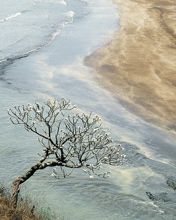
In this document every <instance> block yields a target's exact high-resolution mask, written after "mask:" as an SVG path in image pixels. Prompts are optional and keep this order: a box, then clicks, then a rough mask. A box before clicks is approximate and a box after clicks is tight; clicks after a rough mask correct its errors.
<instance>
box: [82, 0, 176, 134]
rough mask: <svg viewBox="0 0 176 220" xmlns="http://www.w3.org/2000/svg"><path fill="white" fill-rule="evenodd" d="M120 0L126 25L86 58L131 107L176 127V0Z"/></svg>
mask: <svg viewBox="0 0 176 220" xmlns="http://www.w3.org/2000/svg"><path fill="white" fill-rule="evenodd" d="M114 2H115V4H117V7H118V10H120V31H119V32H118V33H116V34H115V36H114V39H113V40H112V42H110V43H109V44H108V45H106V46H105V47H104V48H101V49H98V50H97V51H96V52H95V53H94V54H92V55H90V56H88V57H87V58H86V59H85V63H86V64H87V65H89V66H91V67H93V68H94V69H95V71H96V72H97V73H98V74H97V77H96V78H97V81H98V82H99V83H101V84H102V85H103V86H105V87H106V88H107V89H109V90H110V91H111V92H112V94H113V95H114V96H116V97H118V99H119V101H120V102H121V103H122V104H123V105H124V106H125V107H126V108H128V109H129V110H130V111H132V112H134V113H135V114H137V115H139V116H141V117H142V118H144V119H145V120H146V121H148V122H152V123H154V124H156V125H158V126H160V127H162V128H165V129H169V130H172V131H174V132H176V2H175V0H165V1H162V0H125V1H124V0H114Z"/></svg>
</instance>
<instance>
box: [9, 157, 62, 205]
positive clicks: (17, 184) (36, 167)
mask: <svg viewBox="0 0 176 220" xmlns="http://www.w3.org/2000/svg"><path fill="white" fill-rule="evenodd" d="M45 159H46V158H44V159H42V160H41V161H39V162H38V163H37V164H36V165H34V166H32V167H31V168H30V169H29V170H28V171H27V172H26V173H25V174H24V175H23V176H19V177H17V178H16V180H15V181H14V182H13V183H12V196H11V203H12V206H13V207H14V209H16V207H17V202H18V195H19V192H20V185H21V184H23V183H24V182H26V180H28V179H29V178H30V177H31V176H33V175H34V173H35V172H36V171H37V170H43V169H45V168H46V167H54V166H63V164H62V162H57V161H50V162H47V163H44V161H45Z"/></svg>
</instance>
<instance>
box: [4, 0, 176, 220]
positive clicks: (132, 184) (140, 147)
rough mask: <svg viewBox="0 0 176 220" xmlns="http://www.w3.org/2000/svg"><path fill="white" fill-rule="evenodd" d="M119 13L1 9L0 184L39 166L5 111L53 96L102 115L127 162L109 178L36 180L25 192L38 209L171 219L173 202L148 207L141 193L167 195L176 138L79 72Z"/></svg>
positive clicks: (55, 7)
mask: <svg viewBox="0 0 176 220" xmlns="http://www.w3.org/2000/svg"><path fill="white" fill-rule="evenodd" d="M118 27H119V21H118V15H117V12H116V9H115V8H114V5H113V4H112V3H111V2H110V1H105V0H96V1H95V0H89V1H81V0H72V1H71V0H69V1H58V0H43V1H41V0H35V1H34V0H33V1H32V0H28V1H19V0H18V1H14V0H13V1H12V0H8V1H5V2H3V3H2V4H1V7H0V28H1V32H0V98H1V99H0V106H1V108H0V122H1V127H0V180H3V182H4V183H5V184H7V185H8V186H9V185H10V184H11V181H12V180H13V179H14V178H15V177H16V175H20V174H21V173H23V172H24V171H25V170H26V169H27V168H28V167H30V166H31V165H32V164H34V163H35V161H36V160H37V159H38V156H37V153H39V152H40V151H41V148H40V146H39V143H38V142H37V141H36V139H35V137H33V136H31V135H30V134H29V133H26V132H25V131H23V130H22V128H21V129H20V128H15V127H14V126H13V125H11V123H10V121H9V119H8V115H7V109H8V108H9V107H12V106H13V105H15V104H24V103H32V102H34V101H36V100H37V101H38V100H45V99H47V98H50V97H56V98H62V97H64V98H67V99H70V100H71V101H72V103H74V104H76V105H77V106H78V107H79V108H81V109H82V110H84V111H85V112H95V113H96V114H99V115H100V116H101V117H102V119H103V121H104V125H105V126H106V127H107V128H108V129H109V132H110V133H111V134H112V136H113V137H114V139H115V140H117V141H118V142H121V143H122V146H123V147H124V148H125V154H126V155H127V157H126V161H124V164H123V165H122V166H120V167H108V170H110V171H111V177H110V178H108V179H98V178H95V179H90V178H89V177H87V176H85V175H82V174H81V173H77V174H76V173H73V175H72V177H70V178H68V179H64V180H62V179H60V180H56V179H55V178H53V177H51V172H52V170H45V171H43V172H40V173H37V174H36V175H35V176H34V177H33V178H32V179H31V180H30V181H29V182H28V183H26V184H25V186H24V187H23V189H22V192H23V193H27V194H29V195H31V197H32V198H33V199H34V200H35V201H38V202H39V203H40V204H41V206H45V207H47V206H49V207H51V209H52V210H54V212H55V213H56V215H58V216H59V215H63V216H65V219H71V220H100V219H101V220H102V219H103V220H127V219H128V220H136V219H138V220H139V219H140V220H143V219H145V220H149V219H159V220H160V219H167V220H171V219H174V218H175V217H174V216H175V215H176V211H175V210H176V209H175V208H176V207H175V203H174V202H173V201H172V200H171V201H169V202H165V203H163V202H162V201H159V202H155V203H154V202H151V201H150V200H149V199H148V198H147V197H146V194H145V192H146V191H151V192H153V193H160V192H167V193H168V194H169V195H170V194H172V191H171V190H170V189H169V188H168V186H167V185H166V179H167V177H169V176H174V175H176V174H175V166H176V160H175V155H176V139H175V137H174V136H171V134H169V133H167V132H165V131H162V130H161V129H159V128H157V127H154V126H152V125H150V124H147V123H145V122H144V121H143V120H142V119H140V118H138V117H136V116H135V115H133V114H131V113H130V112H128V111H127V110H126V109H124V108H123V107H122V106H121V105H120V104H119V102H118V100H117V99H116V98H115V97H113V95H112V94H111V93H109V92H108V91H106V90H105V89H103V88H101V87H100V85H99V84H97V83H96V80H95V78H96V75H95V73H94V71H93V70H92V69H90V68H88V67H86V66H84V64H83V61H84V57H85V56H86V55H89V54H91V53H92V52H93V51H95V50H96V49H97V48H99V47H101V46H103V45H104V44H106V43H107V42H109V41H110V40H111V38H112V35H113V32H114V31H116V30H118ZM106 169H107V168H106Z"/></svg>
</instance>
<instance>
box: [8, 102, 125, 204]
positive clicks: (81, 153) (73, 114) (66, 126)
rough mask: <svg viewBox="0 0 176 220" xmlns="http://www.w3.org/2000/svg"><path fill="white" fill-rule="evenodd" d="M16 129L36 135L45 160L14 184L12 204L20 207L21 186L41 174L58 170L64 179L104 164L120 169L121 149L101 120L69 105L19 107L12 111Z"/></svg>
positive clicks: (49, 104)
mask: <svg viewBox="0 0 176 220" xmlns="http://www.w3.org/2000/svg"><path fill="white" fill-rule="evenodd" d="M8 114H9V116H10V120H11V122H12V123H13V124H15V125H22V126H24V128H25V129H26V130H27V131H29V132H32V133H34V134H36V135H37V136H38V140H39V142H40V144H41V145H42V146H43V153H42V155H41V159H40V160H39V161H38V162H37V163H36V164H35V165H34V166H32V167H31V168H30V169H29V170H28V171H27V172H26V173H25V174H24V175H22V176H19V177H17V178H16V179H15V181H14V182H13V184H12V204H13V205H14V207H16V206H17V201H18V195H19V192H20V185H21V184H23V183H24V182H25V181H26V180H28V179H29V178H30V177H31V176H33V175H34V173H35V172H36V171H38V170H43V169H45V168H46V167H55V166H58V167H60V168H61V170H62V172H63V175H64V177H65V176H66V175H67V174H66V169H69V170H72V169H76V168H83V167H86V170H89V171H91V172H94V171H95V170H97V169H100V167H101V164H102V163H104V164H110V165H118V164H119V163H120V161H121V158H122V154H121V148H120V146H113V143H112V140H111V138H110V137H109V135H108V134H107V133H106V131H105V130H103V128H102V125H101V121H100V118H99V117H98V116H92V115H91V114H89V115H86V114H84V113H79V111H78V110H76V108H75V107H74V106H72V105H71V104H70V102H69V101H66V100H64V99H62V100H61V101H57V100H53V101H48V102H47V103H44V104H39V103H35V104H34V105H33V106H31V105H29V104H28V105H26V106H25V105H22V106H15V107H14V108H12V109H10V110H9V111H8Z"/></svg>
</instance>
